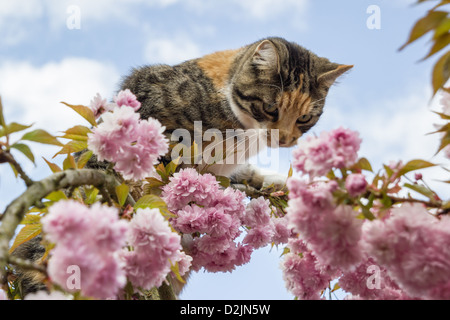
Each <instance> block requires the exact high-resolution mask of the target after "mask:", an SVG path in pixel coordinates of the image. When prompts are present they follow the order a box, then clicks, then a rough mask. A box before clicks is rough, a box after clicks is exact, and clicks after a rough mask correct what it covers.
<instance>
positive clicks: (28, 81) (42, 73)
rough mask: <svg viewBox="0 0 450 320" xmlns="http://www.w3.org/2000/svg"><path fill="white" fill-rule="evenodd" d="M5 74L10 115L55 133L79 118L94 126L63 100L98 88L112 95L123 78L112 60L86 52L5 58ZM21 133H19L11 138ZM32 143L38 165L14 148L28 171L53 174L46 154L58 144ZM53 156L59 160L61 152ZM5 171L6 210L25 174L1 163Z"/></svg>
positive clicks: (2, 87) (0, 191)
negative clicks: (84, 55) (36, 62)
mask: <svg viewBox="0 0 450 320" xmlns="http://www.w3.org/2000/svg"><path fill="white" fill-rule="evenodd" d="M0 74H1V75H2V76H1V77H0V95H1V97H2V103H3V108H4V114H5V118H6V121H7V122H8V123H10V122H13V121H14V122H18V123H22V124H32V123H34V126H33V127H32V128H31V129H38V128H39V129H44V130H47V131H48V132H50V133H52V134H60V131H63V130H65V129H68V128H70V127H71V126H74V125H78V124H82V125H86V126H89V124H88V123H87V122H86V121H85V120H84V119H83V118H82V117H81V116H79V115H78V114H76V113H75V112H74V111H73V110H71V109H70V108H68V107H66V106H64V105H62V104H61V103H60V101H65V102H68V103H71V104H84V105H86V104H89V102H90V100H91V99H92V97H93V96H94V95H95V94H96V93H97V92H99V93H100V94H101V95H102V96H103V97H105V98H108V99H110V98H111V97H112V96H113V94H114V91H115V90H116V86H117V83H118V81H119V78H120V76H119V74H118V72H117V70H116V69H115V68H114V67H113V66H110V65H105V64H103V63H101V62H98V61H95V60H90V59H81V58H66V59H64V60H62V61H60V62H50V63H47V64H45V65H43V66H33V65H31V64H30V63H28V62H17V61H6V62H3V63H1V64H0ZM31 129H30V130H31ZM21 135H22V133H17V134H15V135H14V136H13V137H12V139H11V140H12V141H11V142H14V141H15V140H16V139H18V138H20V136H21ZM28 144H29V146H30V147H31V149H32V151H33V153H34V155H35V158H36V164H37V166H36V167H35V166H33V165H32V163H31V162H30V161H29V160H27V159H26V158H25V157H22V156H21V155H20V154H18V153H15V155H16V156H17V159H18V161H19V163H21V165H22V166H23V168H24V170H25V172H27V173H28V174H29V175H30V176H31V177H32V179H41V178H43V177H45V176H47V175H49V174H50V173H51V172H50V171H49V170H48V168H47V166H46V165H45V164H44V161H43V160H42V158H41V157H42V156H44V157H45V158H46V159H51V158H52V157H53V155H54V154H55V153H56V152H57V151H58V148H57V147H53V146H47V145H42V144H38V143H33V142H31V143H28ZM13 152H14V151H13ZM53 161H56V162H58V163H60V161H62V158H61V157H58V158H56V159H55V160H53ZM0 177H1V179H0V195H1V197H0V211H3V208H4V207H5V206H6V205H7V203H9V202H10V201H11V200H12V199H13V197H17V196H18V195H19V194H20V193H21V192H22V191H23V189H24V185H23V183H22V181H20V179H19V180H17V181H16V180H15V178H14V176H13V175H12V173H11V169H10V168H9V166H6V165H2V166H0Z"/></svg>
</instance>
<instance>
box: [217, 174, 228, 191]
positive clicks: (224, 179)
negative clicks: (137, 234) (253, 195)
mask: <svg viewBox="0 0 450 320" xmlns="http://www.w3.org/2000/svg"><path fill="white" fill-rule="evenodd" d="M216 180H217V181H218V182H219V184H220V185H221V186H222V187H224V188H228V187H229V186H230V184H231V180H230V178H228V177H224V176H216Z"/></svg>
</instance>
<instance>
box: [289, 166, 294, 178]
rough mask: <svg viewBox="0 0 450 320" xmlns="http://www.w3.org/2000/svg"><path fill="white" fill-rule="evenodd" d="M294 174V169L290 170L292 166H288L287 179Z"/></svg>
mask: <svg viewBox="0 0 450 320" xmlns="http://www.w3.org/2000/svg"><path fill="white" fill-rule="evenodd" d="M293 174H294V169H293V168H292V164H291V165H290V166H289V171H288V178H290V177H292V175H293Z"/></svg>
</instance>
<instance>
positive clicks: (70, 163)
mask: <svg viewBox="0 0 450 320" xmlns="http://www.w3.org/2000/svg"><path fill="white" fill-rule="evenodd" d="M76 168H77V164H76V163H75V158H74V157H73V156H72V155H71V154H70V153H68V154H67V157H66V159H64V161H63V170H68V169H76Z"/></svg>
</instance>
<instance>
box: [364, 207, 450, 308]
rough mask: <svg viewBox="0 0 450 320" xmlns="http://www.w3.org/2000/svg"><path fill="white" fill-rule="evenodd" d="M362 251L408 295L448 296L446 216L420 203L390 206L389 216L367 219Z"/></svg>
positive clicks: (449, 252) (449, 226)
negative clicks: (374, 219)
mask: <svg viewBox="0 0 450 320" xmlns="http://www.w3.org/2000/svg"><path fill="white" fill-rule="evenodd" d="M363 239H364V246H365V249H366V252H367V253H368V254H369V255H370V256H371V257H373V258H374V260H375V261H376V262H377V263H378V264H379V265H381V266H383V267H385V268H386V269H387V270H388V273H389V276H390V277H391V278H392V279H393V280H394V281H395V282H396V283H398V285H399V286H400V288H401V289H402V290H403V291H405V292H406V294H408V295H410V296H419V297H426V298H431V299H450V295H449V294H450V290H449V286H450V276H449V274H450V273H449V270H450V250H447V249H446V248H447V244H448V243H450V218H449V217H448V216H442V217H441V218H440V219H437V218H436V217H433V216H432V215H431V214H430V213H429V212H428V211H427V210H426V209H425V207H423V206H422V205H421V204H404V205H402V206H401V207H399V208H394V209H392V212H391V215H390V217H389V218H387V219H385V220H383V221H380V220H377V221H371V222H367V223H365V225H364V228H363Z"/></svg>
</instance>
